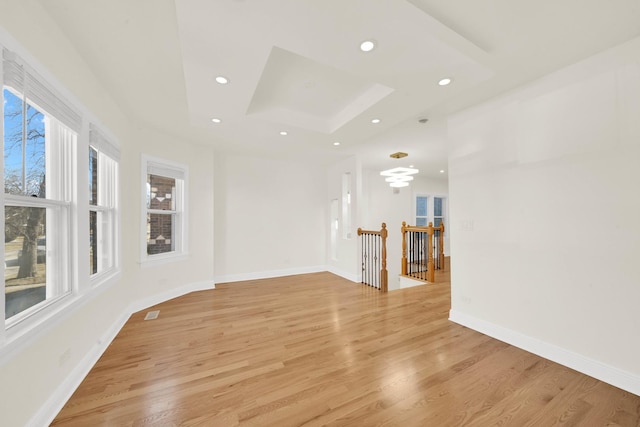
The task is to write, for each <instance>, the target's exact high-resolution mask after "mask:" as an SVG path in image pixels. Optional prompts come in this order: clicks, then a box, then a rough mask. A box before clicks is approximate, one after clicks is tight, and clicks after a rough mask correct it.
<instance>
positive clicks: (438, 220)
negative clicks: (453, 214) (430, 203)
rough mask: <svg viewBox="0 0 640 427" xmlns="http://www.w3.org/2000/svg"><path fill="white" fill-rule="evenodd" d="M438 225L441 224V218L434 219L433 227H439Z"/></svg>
mask: <svg viewBox="0 0 640 427" xmlns="http://www.w3.org/2000/svg"><path fill="white" fill-rule="evenodd" d="M440 224H442V218H435V219H434V222H433V226H434V227H440Z"/></svg>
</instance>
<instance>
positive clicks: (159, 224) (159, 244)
mask: <svg viewBox="0 0 640 427" xmlns="http://www.w3.org/2000/svg"><path fill="white" fill-rule="evenodd" d="M173 220H174V215H173V214H147V254H148V255H154V254H161V253H165V252H172V251H174V250H175V247H174V239H173V224H174V221H173Z"/></svg>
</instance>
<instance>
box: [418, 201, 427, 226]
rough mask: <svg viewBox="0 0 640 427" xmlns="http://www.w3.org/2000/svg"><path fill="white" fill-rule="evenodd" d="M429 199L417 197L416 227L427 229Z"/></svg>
mask: <svg viewBox="0 0 640 427" xmlns="http://www.w3.org/2000/svg"><path fill="white" fill-rule="evenodd" d="M427 201H428V197H427V196H416V226H418V227H426V226H427V217H428V211H427V207H428V202H427Z"/></svg>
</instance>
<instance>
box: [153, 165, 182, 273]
mask: <svg viewBox="0 0 640 427" xmlns="http://www.w3.org/2000/svg"><path fill="white" fill-rule="evenodd" d="M143 171H144V187H145V194H146V198H145V201H144V203H145V206H144V218H143V220H144V227H143V230H144V236H143V243H142V248H143V250H142V261H143V262H144V261H151V260H162V259H167V258H173V257H176V256H181V255H184V254H185V253H186V248H187V245H186V218H185V214H184V206H185V198H186V193H185V188H186V179H187V169H186V167H184V166H181V165H178V164H175V163H171V162H168V161H164V160H160V159H155V158H150V157H146V156H145V157H144V158H143Z"/></svg>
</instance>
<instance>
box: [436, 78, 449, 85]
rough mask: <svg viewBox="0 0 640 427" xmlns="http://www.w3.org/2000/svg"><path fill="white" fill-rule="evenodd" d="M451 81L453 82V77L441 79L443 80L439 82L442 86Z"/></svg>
mask: <svg viewBox="0 0 640 427" xmlns="http://www.w3.org/2000/svg"><path fill="white" fill-rule="evenodd" d="M449 83H451V79H450V78H445V79H441V80H440V81H439V82H438V84H439V85H440V86H446V85H448V84H449Z"/></svg>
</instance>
